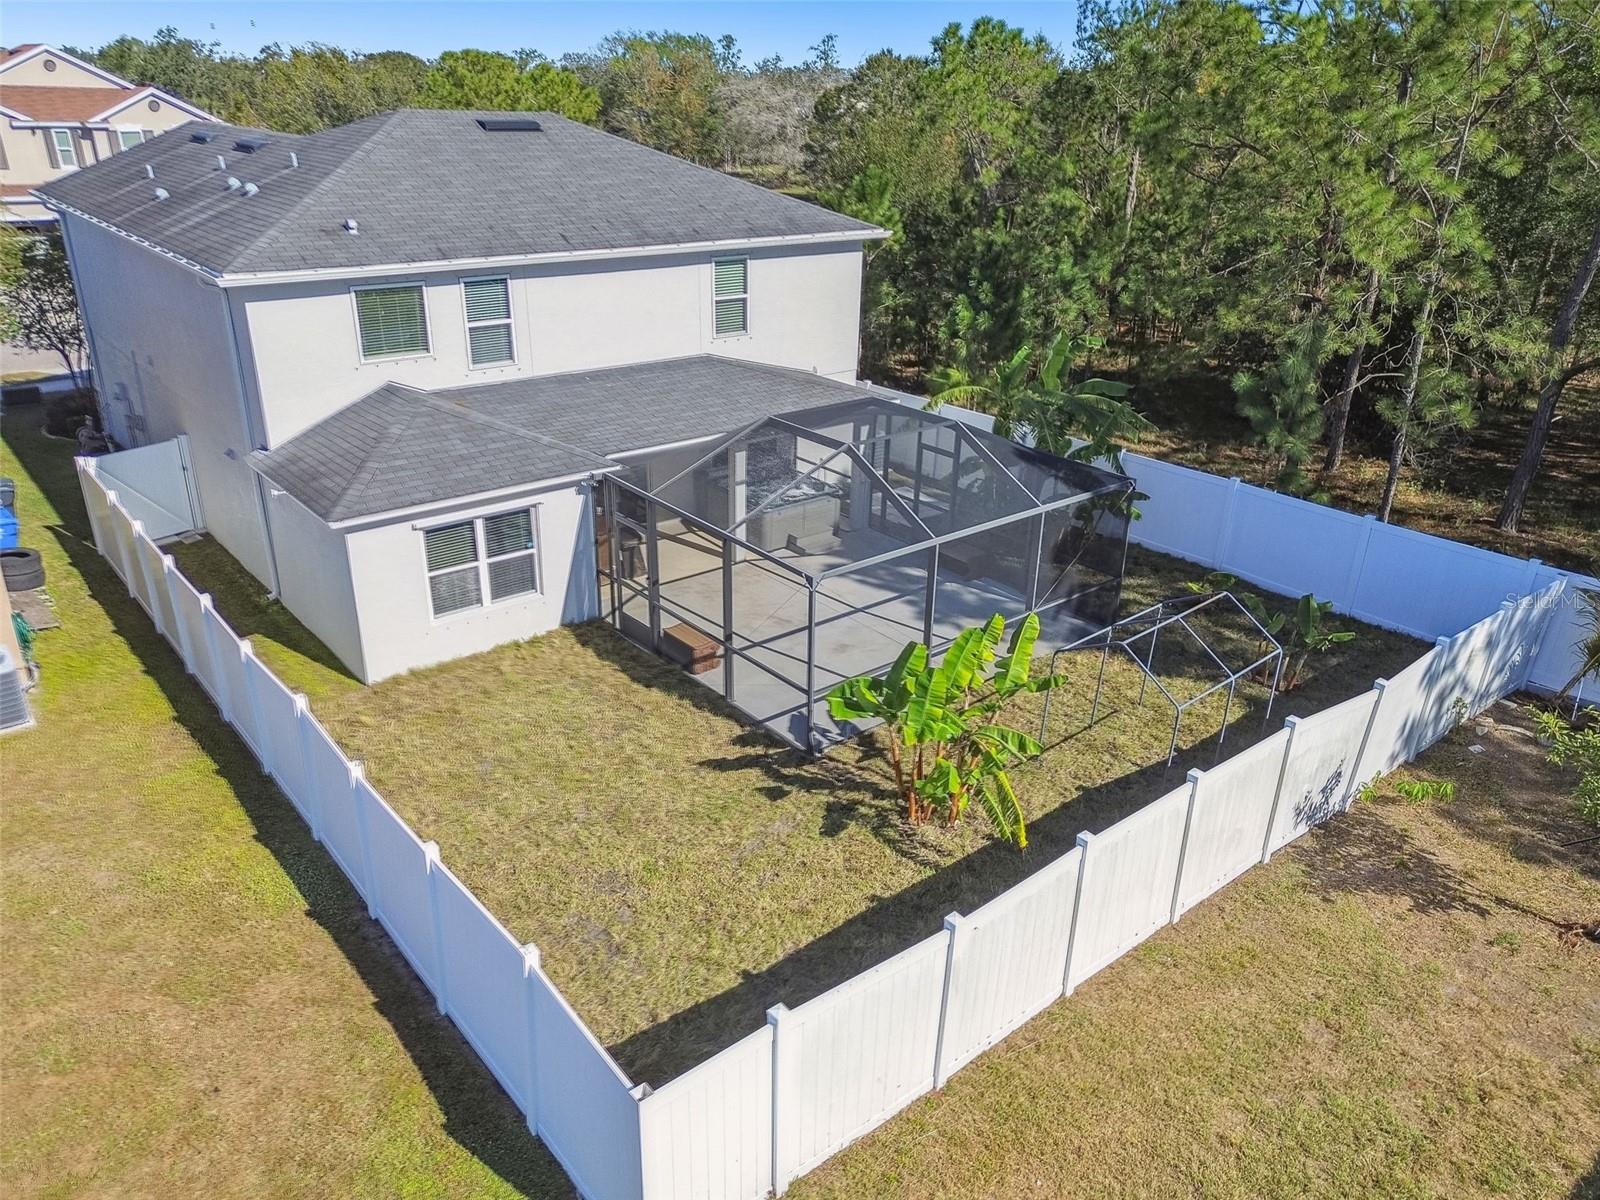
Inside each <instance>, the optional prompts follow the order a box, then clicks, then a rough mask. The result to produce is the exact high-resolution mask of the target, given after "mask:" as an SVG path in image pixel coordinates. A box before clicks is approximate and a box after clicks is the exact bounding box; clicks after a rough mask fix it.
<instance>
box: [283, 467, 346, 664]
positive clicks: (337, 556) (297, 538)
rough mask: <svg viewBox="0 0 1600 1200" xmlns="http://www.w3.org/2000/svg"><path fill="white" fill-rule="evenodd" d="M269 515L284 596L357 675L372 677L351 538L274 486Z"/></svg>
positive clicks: (286, 604) (313, 631) (309, 627)
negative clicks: (368, 669)
mask: <svg viewBox="0 0 1600 1200" xmlns="http://www.w3.org/2000/svg"><path fill="white" fill-rule="evenodd" d="M266 497H267V499H266V509H267V519H268V521H269V522H270V523H271V526H272V544H273V547H274V548H275V549H276V551H277V555H278V599H279V600H281V601H282V602H283V606H284V607H285V608H287V609H288V610H289V611H290V612H292V613H293V614H294V615H295V616H296V617H298V618H299V620H300V623H301V624H302V625H304V626H305V627H306V628H307V629H309V630H311V632H312V633H314V634H316V635H317V637H319V638H321V639H322V644H323V645H324V646H326V647H327V648H328V649H329V650H331V651H333V653H334V656H335V657H337V658H338V659H339V661H340V662H342V663H344V665H345V666H347V667H349V668H350V672H351V674H353V675H354V676H355V677H356V678H357V679H364V678H366V663H365V661H364V658H363V655H362V651H361V621H360V614H359V612H358V610H357V608H356V597H355V587H354V585H353V584H352V582H351V579H350V564H349V561H348V558H347V557H346V545H345V537H344V535H343V534H342V533H340V532H339V531H338V530H335V529H330V528H329V527H328V526H327V524H325V523H324V522H323V520H322V518H320V517H318V516H317V515H316V514H314V513H312V512H311V511H310V510H308V509H307V508H305V506H303V505H302V504H301V503H300V502H299V501H297V500H295V499H294V498H293V497H291V496H289V495H287V494H285V493H283V492H280V491H278V490H277V489H275V488H271V487H269V488H268V489H267V491H266Z"/></svg>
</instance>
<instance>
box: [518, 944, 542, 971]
mask: <svg viewBox="0 0 1600 1200" xmlns="http://www.w3.org/2000/svg"><path fill="white" fill-rule="evenodd" d="M541 961H542V960H541V959H540V957H539V947H538V946H536V945H534V944H533V943H532V942H529V943H527V944H526V945H525V946H523V947H522V965H523V966H525V967H528V968H530V969H531V968H533V967H537V966H538V965H539V964H540V962H541Z"/></svg>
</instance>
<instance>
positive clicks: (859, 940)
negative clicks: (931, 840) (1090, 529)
mask: <svg viewBox="0 0 1600 1200" xmlns="http://www.w3.org/2000/svg"><path fill="white" fill-rule="evenodd" d="M689 686H690V687H691V688H694V687H696V686H697V685H695V684H692V683H691V684H689ZM699 690H702V691H703V690H704V689H699ZM775 753H776V752H775ZM1211 755H1212V749H1211V747H1210V746H1209V745H1207V744H1202V745H1200V746H1197V747H1191V748H1190V749H1188V750H1186V751H1185V750H1180V752H1179V757H1178V758H1177V759H1176V760H1175V761H1174V762H1173V765H1172V769H1171V772H1170V773H1166V777H1165V781H1163V775H1164V773H1165V764H1164V763H1163V762H1157V763H1153V764H1151V765H1149V766H1145V767H1140V768H1138V769H1137V770H1133V771H1129V772H1127V773H1126V774H1124V775H1121V776H1119V777H1118V778H1116V779H1113V780H1110V781H1108V782H1106V783H1103V784H1100V785H1098V786H1094V787H1090V788H1087V789H1085V790H1083V791H1082V792H1080V793H1078V794H1077V795H1076V796H1074V797H1073V798H1072V799H1071V800H1068V801H1066V802H1065V803H1062V804H1060V805H1058V806H1057V807H1056V808H1054V809H1052V810H1051V811H1049V812H1047V813H1044V814H1042V815H1041V816H1039V817H1037V818H1035V819H1034V820H1032V821H1030V822H1029V825H1028V833H1029V846H1028V849H1027V851H1025V852H1018V851H1017V850H1016V849H1014V848H1013V847H1011V846H1009V845H1007V844H1004V843H1000V842H990V843H988V844H987V845H985V846H983V847H981V848H979V849H978V850H975V851H973V852H972V853H971V854H968V855H967V856H965V857H964V858H961V859H960V860H958V861H956V862H954V863H951V864H949V865H947V866H945V867H943V868H942V869H940V870H938V871H937V872H936V873H934V874H932V875H929V876H928V877H927V878H926V879H923V880H922V881H920V882H918V883H915V884H913V885H912V886H910V887H908V888H905V889H902V890H901V891H899V892H896V893H894V894H893V895H886V896H875V897H871V907H869V908H867V909H866V910H865V911H863V912H862V913H860V914H859V915H858V916H855V917H853V918H851V919H850V920H848V921H846V922H844V923H843V924H841V925H838V926H836V927H834V928H833V929H831V930H829V931H828V932H827V933H825V934H823V935H822V936H821V937H819V938H816V939H815V940H813V941H811V942H809V943H807V944H806V945H805V946H802V947H800V948H799V949H798V950H795V951H794V952H793V953H791V954H788V955H786V956H785V957H784V958H782V959H780V960H779V961H777V962H775V963H773V964H772V965H771V966H769V967H767V968H765V969H763V970H760V971H751V972H748V973H746V975H745V976H744V979H743V980H742V981H741V982H740V983H739V984H738V985H737V986H735V987H732V988H729V989H727V990H726V991H723V992H721V993H719V994H718V995H716V996H713V997H711V998H709V999H707V1000H703V1001H701V1002H699V1003H697V1004H694V1005H691V1006H690V1007H688V1008H686V1009H683V1010H681V1011H679V1012H677V1013H674V1014H673V1015H672V1016H670V1017H667V1018H666V1019H665V1020H662V1021H660V1022H658V1023H657V1024H655V1025H653V1026H651V1027H650V1028H649V1029H646V1030H643V1031H641V1032H639V1033H637V1034H634V1035H633V1036H631V1037H628V1038H625V1039H624V1040H622V1041H620V1042H618V1043H616V1044H615V1045H612V1046H609V1047H607V1048H608V1049H609V1050H610V1052H611V1054H612V1056H613V1057H614V1058H615V1059H616V1060H617V1063H618V1065H620V1066H621V1067H622V1069H623V1070H624V1071H626V1072H627V1073H628V1074H629V1076H630V1077H631V1078H632V1079H634V1080H635V1081H636V1082H648V1083H650V1084H652V1085H653V1086H657V1087H659V1086H661V1085H662V1084H665V1083H667V1082H669V1081H671V1080H672V1079H674V1078H676V1077H677V1076H678V1075H679V1074H681V1073H682V1072H684V1071H685V1070H687V1069H688V1068H690V1067H692V1066H694V1065H696V1064H697V1063H700V1062H703V1061H704V1060H705V1059H707V1058H709V1057H710V1056H711V1055H712V1054H714V1053H716V1052H717V1051H719V1050H722V1049H725V1048H726V1047H728V1046H730V1045H732V1044H733V1043H735V1042H737V1041H738V1040H739V1039H741V1038H743V1037H744V1036H746V1035H747V1034H749V1033H751V1032H753V1031H754V1030H755V1029H757V1028H759V1027H760V1026H761V1025H763V1024H765V1022H766V1012H767V1009H769V1008H771V1007H772V1006H773V1005H775V1004H778V1003H780V1002H782V1003H784V1004H787V1005H788V1006H789V1007H790V1008H794V1007H796V1006H798V1005H800V1004H803V1003H805V1002H806V1001H808V1000H811V999H813V998H814V997H816V996H819V995H821V994H822V993H823V992H826V991H828V990H829V989H831V988H833V987H836V986H837V985H839V984H841V983H845V982H847V981H848V980H850V979H852V978H854V977H855V976H856V975H858V974H860V973H861V972H862V971H864V970H866V969H868V968H869V967H873V966H876V965H877V964H878V963H880V962H882V961H884V960H885V959H887V958H890V957H891V956H893V955H895V954H897V953H899V952H900V951H902V950H904V949H906V947H908V946H910V945H912V944H913V943H915V942H916V941H918V940H920V939H922V938H925V937H927V936H928V935H929V934H932V933H936V932H937V931H938V930H939V928H940V925H941V923H942V921H943V919H944V916H945V915H946V914H947V913H950V912H961V913H970V912H972V911H973V909H975V908H978V907H980V906H982V905H983V904H986V903H987V902H988V901H990V900H993V899H994V898H995V897H996V896H998V895H1000V894H1001V893H1002V892H1004V891H1006V890H1007V889H1009V888H1011V887H1013V886H1014V885H1016V884H1018V883H1020V882H1022V881H1023V880H1024V879H1025V878H1027V877H1028V876H1030V875H1032V874H1033V873H1034V872H1036V871H1038V870H1039V869H1040V868H1041V867H1043V866H1045V865H1046V864H1047V863H1049V862H1051V861H1053V860H1054V859H1056V858H1058V857H1060V856H1061V855H1062V854H1065V853H1067V852H1068V851H1069V850H1071V849H1072V848H1073V846H1074V845H1076V844H1077V836H1078V834H1079V832H1082V831H1088V832H1099V831H1101V830H1103V829H1105V828H1107V827H1108V826H1110V825H1113V824H1115V823H1116V822H1117V821H1119V820H1121V819H1122V818H1123V817H1125V816H1128V815H1129V814H1131V813H1133V812H1135V811H1137V810H1138V809H1140V808H1143V807H1144V806H1145V805H1147V804H1149V803H1150V801H1151V800H1152V799H1153V798H1154V797H1156V796H1158V795H1161V794H1163V793H1164V792H1165V791H1168V790H1170V789H1171V788H1173V787H1175V786H1177V785H1178V784H1179V783H1181V782H1182V781H1183V779H1184V776H1185V774H1186V773H1187V771H1188V770H1189V768H1190V767H1192V766H1204V765H1209V764H1210V761H1211ZM824 761H826V760H824ZM774 769H775V770H778V771H781V770H783V768H781V767H776V768H774ZM852 783H853V786H854V787H855V789H856V790H859V789H860V784H861V780H860V777H859V775H855V776H853V779H852ZM889 803H890V804H892V803H893V800H892V793H891V800H890V801H889ZM833 817H837V819H852V820H854V819H857V817H856V815H855V814H850V815H849V816H848V818H846V817H845V815H844V814H833V813H832V811H831V810H830V818H833ZM867 820H868V823H869V827H872V826H873V825H874V824H878V823H892V824H893V825H894V826H896V829H895V831H894V833H892V834H889V835H887V836H889V837H891V838H893V837H898V838H901V839H904V840H907V841H914V840H915V833H914V831H912V830H910V829H909V828H908V827H906V826H905V825H904V824H903V823H902V822H901V821H900V819H899V815H898V811H897V810H893V809H890V810H885V811H876V810H875V811H874V812H873V813H872V814H870V816H868V818H867Z"/></svg>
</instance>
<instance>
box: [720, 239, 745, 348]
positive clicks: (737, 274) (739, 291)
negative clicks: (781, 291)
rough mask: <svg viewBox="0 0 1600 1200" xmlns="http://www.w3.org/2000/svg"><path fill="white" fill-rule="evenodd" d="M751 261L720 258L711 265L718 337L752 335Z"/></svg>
mask: <svg viewBox="0 0 1600 1200" xmlns="http://www.w3.org/2000/svg"><path fill="white" fill-rule="evenodd" d="M749 284H750V260H749V259H748V258H719V259H716V260H715V261H714V262H713V263H712V264H711V294H712V300H711V304H712V316H713V322H712V323H713V327H714V329H715V332H716V336H717V337H729V336H731V335H733V334H738V333H749V332H750V287H749Z"/></svg>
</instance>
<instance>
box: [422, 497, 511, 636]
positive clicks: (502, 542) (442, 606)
mask: <svg viewBox="0 0 1600 1200" xmlns="http://www.w3.org/2000/svg"><path fill="white" fill-rule="evenodd" d="M422 540H423V546H424V549H425V554H426V558H427V568H428V594H429V597H430V599H431V601H432V605H433V615H434V616H435V617H443V616H448V615H449V614H451V613H455V612H462V611H464V610H466V609H471V608H479V607H481V606H482V605H483V604H485V603H489V604H494V603H496V602H498V601H501V600H509V599H511V598H512V597H514V596H525V595H528V594H529V593H531V592H537V591H538V590H539V562H538V558H539V552H538V544H537V538H536V536H535V528H534V520H533V512H532V510H530V509H526V508H519V509H514V510H513V511H511V512H505V513H496V514H494V515H493V516H489V517H479V518H478V519H476V520H473V521H458V522H456V523H455V524H453V525H441V526H439V527H438V528H436V529H429V530H425V531H424V532H423V535H422ZM485 597H487V600H485Z"/></svg>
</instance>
